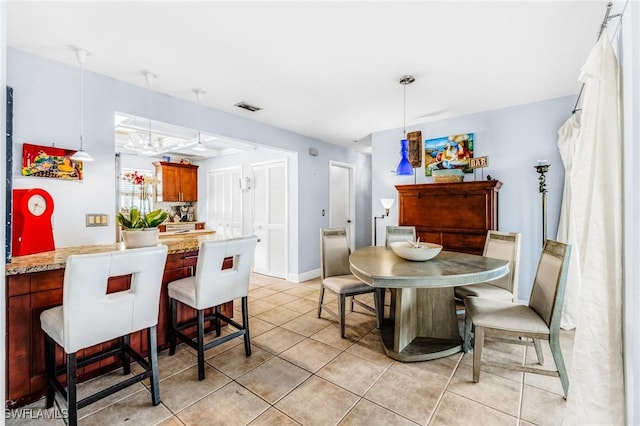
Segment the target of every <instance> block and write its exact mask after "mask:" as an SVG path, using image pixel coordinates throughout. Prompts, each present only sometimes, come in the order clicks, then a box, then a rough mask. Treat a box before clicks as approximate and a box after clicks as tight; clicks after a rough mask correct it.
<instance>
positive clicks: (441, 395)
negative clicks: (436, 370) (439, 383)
mask: <svg viewBox="0 0 640 426" xmlns="http://www.w3.org/2000/svg"><path fill="white" fill-rule="evenodd" d="M463 356H464V355H463ZM461 362H462V356H460V357H458V361H457V362H456V366H455V368H454V369H453V370H452V371H451V374H450V375H449V379H447V383H446V384H445V385H444V387H443V388H442V392H440V396H438V400H437V401H436V405H434V407H433V410H431V413H430V414H429V417H428V418H427V422H426V423H425V424H426V425H428V424H429V423H431V420H432V419H433V416H434V414H436V411H438V407H439V406H440V402H441V401H442V399H443V398H444V394H445V393H447V389H449V384H451V381H452V380H453V376H454V375H455V374H456V372H457V371H458V367H460V363H461Z"/></svg>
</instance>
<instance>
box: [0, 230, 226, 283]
mask: <svg viewBox="0 0 640 426" xmlns="http://www.w3.org/2000/svg"><path fill="white" fill-rule="evenodd" d="M163 234H165V236H161V238H160V244H165V245H167V246H168V248H169V254H175V253H185V252H189V251H197V250H198V249H199V248H200V243H201V242H202V241H207V240H215V239H216V238H217V237H216V235H215V232H213V231H207V230H201V231H189V232H186V233H179V234H175V233H174V234H173V235H168V233H163ZM161 235H162V234H161ZM116 250H125V248H124V245H123V244H122V243H115V244H104V245H93V246H78V247H65V248H59V249H56V250H54V251H47V252H43V253H36V254H30V255H27V256H15V257H12V258H11V263H9V264H7V265H5V275H18V274H29V273H32V272H41V271H53V270H56V269H63V268H64V267H65V266H66V264H67V257H69V256H70V255H72V254H88V253H104V252H108V251H116Z"/></svg>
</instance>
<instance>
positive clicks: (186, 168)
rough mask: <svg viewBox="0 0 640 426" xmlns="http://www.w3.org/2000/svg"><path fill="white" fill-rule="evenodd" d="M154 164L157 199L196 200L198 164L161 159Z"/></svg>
mask: <svg viewBox="0 0 640 426" xmlns="http://www.w3.org/2000/svg"><path fill="white" fill-rule="evenodd" d="M154 165H155V166H156V176H157V178H158V187H157V191H156V199H157V201H179V202H181V201H184V202H193V201H198V166H194V165H191V164H180V163H167V162H162V161H161V162H158V163H154Z"/></svg>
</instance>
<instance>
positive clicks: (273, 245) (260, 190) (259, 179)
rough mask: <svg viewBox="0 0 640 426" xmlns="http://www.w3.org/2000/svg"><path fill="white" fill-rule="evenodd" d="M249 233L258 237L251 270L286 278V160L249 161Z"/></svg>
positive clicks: (287, 253)
mask: <svg viewBox="0 0 640 426" xmlns="http://www.w3.org/2000/svg"><path fill="white" fill-rule="evenodd" d="M251 168H252V176H253V179H252V184H251V185H252V188H251V190H252V194H253V232H254V234H255V235H256V236H257V237H258V245H257V247H256V253H255V258H254V266H253V269H254V271H255V272H257V273H260V274H264V275H270V276H273V277H279V278H286V277H287V265H288V255H289V252H288V247H287V228H288V226H287V224H288V218H287V205H288V195H287V162H286V160H279V161H275V162H269V163H260V164H253V165H252V166H251Z"/></svg>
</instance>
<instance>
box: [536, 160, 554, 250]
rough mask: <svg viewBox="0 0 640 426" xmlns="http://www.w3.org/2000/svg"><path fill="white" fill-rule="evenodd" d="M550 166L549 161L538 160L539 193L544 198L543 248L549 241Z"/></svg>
mask: <svg viewBox="0 0 640 426" xmlns="http://www.w3.org/2000/svg"><path fill="white" fill-rule="evenodd" d="M549 166H550V164H549V163H548V162H547V160H538V162H537V163H536V165H535V166H533V167H534V168H535V169H536V171H537V172H538V173H539V174H540V176H538V192H540V195H541V196H542V247H544V243H545V241H547V177H546V176H545V173H547V172H548V171H549Z"/></svg>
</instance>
